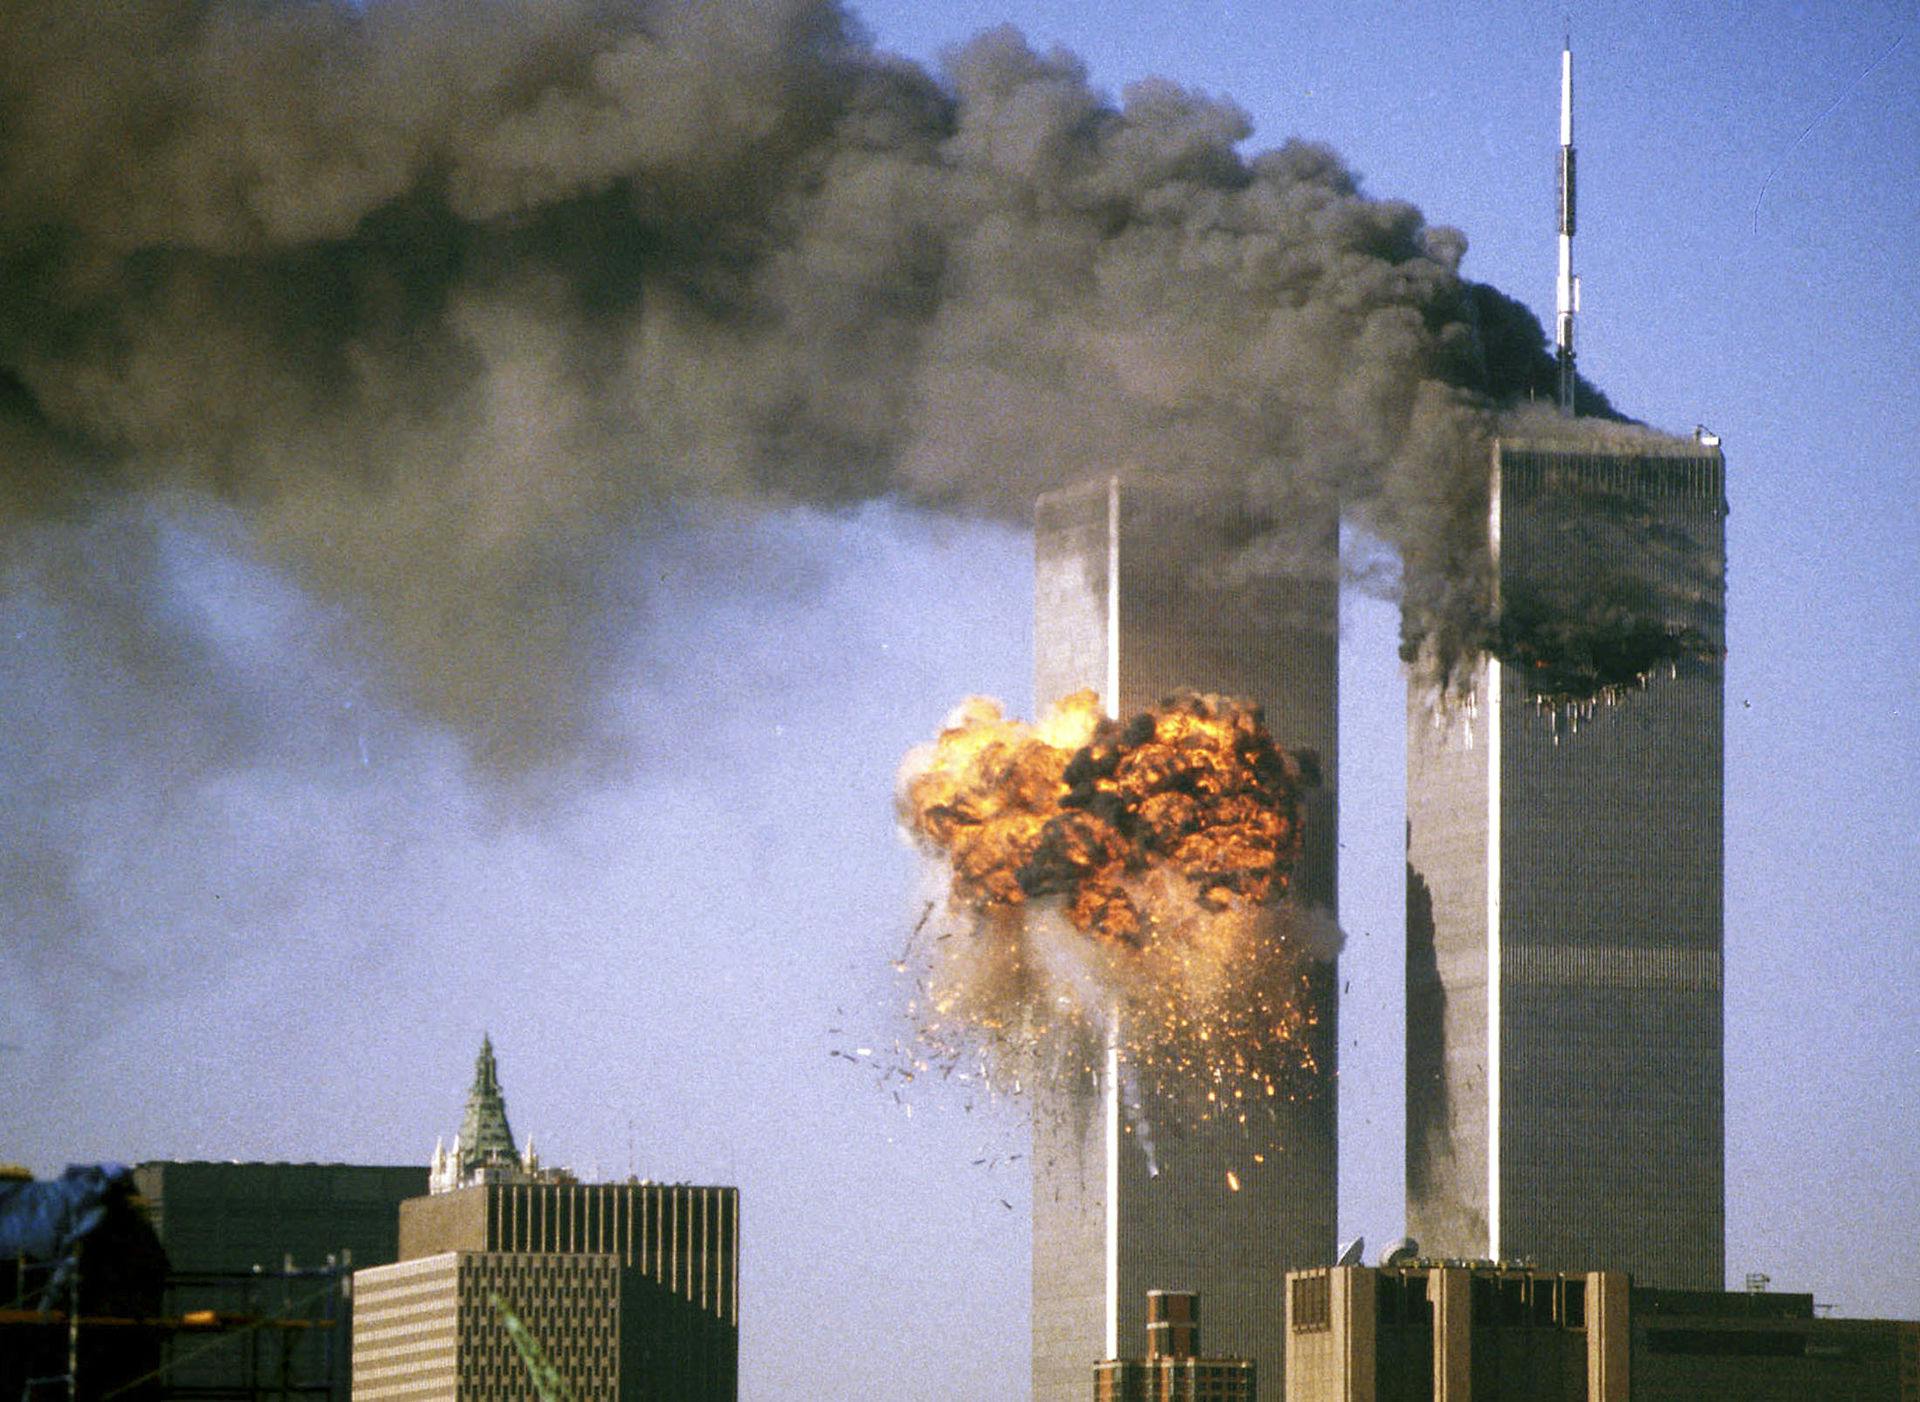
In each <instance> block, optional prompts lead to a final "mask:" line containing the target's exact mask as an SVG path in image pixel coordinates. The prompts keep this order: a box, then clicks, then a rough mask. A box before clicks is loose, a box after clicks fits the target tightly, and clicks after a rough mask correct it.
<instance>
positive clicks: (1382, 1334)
mask: <svg viewBox="0 0 1920 1402" xmlns="http://www.w3.org/2000/svg"><path fill="white" fill-rule="evenodd" d="M1287 1329H1288V1335H1289V1348H1288V1353H1287V1367H1288V1376H1287V1397H1288V1399H1289V1402H1629V1399H1631V1402H1912V1399H1914V1398H1916V1397H1920V1379H1916V1378H1915V1376H1914V1374H1913V1371H1912V1370H1911V1369H1910V1368H1909V1369H1907V1371H1903V1360H1907V1359H1911V1358H1912V1357H1913V1356H1914V1355H1915V1354H1916V1353H1920V1324H1910V1323H1904V1322H1895V1321H1891V1320H1864V1319H1827V1318H1820V1317H1817V1316H1816V1315H1815V1313H1814V1308H1813V1298H1812V1296H1810V1295H1773V1294H1767V1293H1742V1294H1728V1293H1723V1292H1720V1291H1690V1290H1662V1289H1658V1288H1653V1287H1645V1288H1642V1287H1637V1286H1634V1285H1633V1284H1632V1282H1631V1281H1630V1280H1629V1279H1628V1278H1627V1276H1625V1275H1624V1274H1623V1273H1621V1272H1619V1271H1590V1272H1554V1271H1538V1270H1532V1269H1527V1268H1521V1267H1502V1266H1496V1265H1493V1264H1492V1263H1489V1262H1481V1263H1468V1262H1422V1263H1414V1264H1412V1265H1408V1266H1400V1267H1388V1268H1378V1269H1376V1268H1372V1267H1363V1266H1352V1267H1346V1266H1339V1267H1333V1268H1331V1269H1321V1270H1313V1271H1302V1272H1298V1273H1296V1274H1295V1275H1294V1276H1293V1277H1292V1278H1291V1279H1290V1280H1289V1281H1288V1287H1287Z"/></svg>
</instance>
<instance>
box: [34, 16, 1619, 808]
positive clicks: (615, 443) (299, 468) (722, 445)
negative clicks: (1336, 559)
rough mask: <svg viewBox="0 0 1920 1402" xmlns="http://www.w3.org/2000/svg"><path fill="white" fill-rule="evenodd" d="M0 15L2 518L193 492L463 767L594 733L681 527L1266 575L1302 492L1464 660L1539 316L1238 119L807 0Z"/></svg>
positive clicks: (1156, 85)
mask: <svg viewBox="0 0 1920 1402" xmlns="http://www.w3.org/2000/svg"><path fill="white" fill-rule="evenodd" d="M8 9H9V11H10V16H9V18H10V23H9V24H8V31H9V34H10V38H9V41H8V43H7V44H6V45H5V46H3V47H0V529H6V530H9V531H12V532H15V533H17V532H20V531H22V530H24V529H26V528H27V527H28V526H29V525H30V524H31V523H33V522H36V521H40V522H44V521H49V520H61V519H69V520H70V519H76V518H84V517H87V516H89V515H91V514H93V513H96V512H98V511H99V510H101V509H102V508H103V506H110V505H112V504H113V503H115V502H117V501H122V500H124V499H126V498H128V497H129V496H132V497H140V496H148V495H156V494H161V495H164V494H168V493H173V492H178V491H180V490H181V489H186V490H187V491H188V492H189V493H190V494H191V493H205V494H210V495H211V496H212V497H214V498H217V499H219V500H220V501H221V502H222V503H224V504H225V505H226V507H227V508H229V509H231V510H232V511H234V512H235V513H237V515H238V517H239V518H240V519H241V520H242V521H243V522H244V523H245V524H246V527H247V530H248V532H249V537H250V539H251V541H252V542H253V545H254V547H255V548H257V549H258V550H260V551H262V552H265V553H266V554H267V556H268V557H269V558H271V559H273V560H276V561H278V562H280V563H281V564H282V565H284V566H285V567H287V568H288V569H290V570H291V571H292V572H293V573H294V575H295V576H296V577H297V578H298V579H300V580H301V581H302V582H303V583H304V584H305V585H306V586H307V587H309V588H310V589H312V590H315V591H318V592H319V593H320V594H321V595H322V596H323V597H333V598H337V599H340V600H344V601H345V602H346V603H347V604H349V605H350V606H351V607H352V608H353V609H355V610H357V611H358V612H360V613H362V614H363V615H364V616H365V617H366V618H368V619H370V620H371V621H372V623H373V625H374V627H375V630H376V633H377V636H378V637H379V638H380V639H381V641H382V644H383V645H384V647H385V648H387V649H388V650H389V651H390V653H391V654H392V656H393V657H394V659H396V660H397V661H398V663H399V664H400V665H401V669H402V672H403V674H404V676H405V677H406V678H407V685H408V686H409V688H410V691H411V693H412V699H413V700H414V701H415V702H416V703H417V704H418V705H419V706H420V707H421V708H422V709H423V710H424V711H425V712H426V713H427V714H429V715H431V716H433V717H435V718H437V719H439V720H441V721H444V722H447V723H450V724H452V725H453V726H455V727H456V728H457V729H459V730H460V731H461V732H462V733H464V734H466V735H468V736H469V737H470V738H471V739H472V740H473V742H474V744H475V747H476V750H477V752H478V753H480V754H481V755H483V756H484V757H486V758H488V759H489V760H490V761H492V762H493V763H494V764H496V765H497V766H498V767H500V768H503V769H507V770H513V769H518V768H523V767H525V766H527V765H529V764H532V763H535V762H537V761H539V760H540V759H541V758H542V757H543V756H546V755H549V754H551V753H555V752H557V751H559V750H563V749H565V748H568V747H570V746H572V745H574V744H576V743H577V742H578V741H580V740H581V739H582V737H583V736H584V735H585V734H586V732H587V731H588V730H589V729H590V728H591V725H590V719H589V717H590V712H591V701H590V697H591V691H592V683H593V681H594V680H595V678H596V676H597V675H598V672H599V669H600V668H601V667H602V666H603V665H604V659H603V658H602V656H601V655H600V653H601V647H602V645H601V643H599V642H598V641H596V640H598V639H600V638H601V637H602V630H597V629H596V628H595V627H594V626H593V623H592V620H593V619H594V618H595V616H596V614H597V612H598V611H599V610H600V608H601V607H602V605H603V603H604V599H603V590H604V588H605V582H604V579H603V577H602V576H603V570H602V568H601V562H602V560H603V558H604V555H605V552H606V551H607V550H608V549H609V547H610V544H611V542H613V541H614V540H616V539H620V538H623V537H625V536H626V535H627V534H628V533H630V532H631V531H632V530H633V529H634V528H635V526H636V525H637V524H638V523H642V522H644V521H645V520H647V519H648V518H649V517H650V516H652V515H654V514H655V513H656V512H657V511H658V510H659V509H661V508H662V507H663V506H664V505H667V504H670V503H681V502H686V501H689V500H695V501H720V502H723V503H747V504H768V505H775V506H777V505H781V504H789V503H826V504H832V503H839V502H850V501H855V500H860V499H866V498H872V497H876V496H891V497H894V498H898V499H901V500H905V501H908V502H913V503H920V504H924V505H926V506H927V507H929V508H935V509H939V510H946V511H961V512H973V513H990V514H996V515H1001V516H1005V517H1008V518H1022V519H1024V517H1025V515H1026V513H1027V512H1028V510H1029V508H1030V505H1031V502H1032V500H1033V497H1034V496H1035V494H1036V493H1037V492H1039V491H1041V490H1043V489H1046V488H1050V487H1055V486H1058V485H1061V484H1063V483H1068V482H1071V481H1074V480H1076V479H1078V478H1081V477H1085V476H1089V475H1094V474H1105V473H1108V472H1111V471H1121V472H1126V473H1130V474H1137V475H1144V476H1147V477H1150V478H1152V479H1154V480H1158V481H1160V482H1164V483H1166V484H1168V485H1169V486H1170V487H1172V488H1175V489H1177V490H1179V491H1181V492H1182V493H1183V494H1189V495H1193V494H1199V495H1204V496H1206V497H1207V498H1208V499H1210V500H1213V501H1216V502H1217V503H1219V510H1220V512H1221V516H1222V519H1223V520H1228V519H1230V520H1232V521H1233V522H1235V523H1236V526H1235V530H1234V532H1233V534H1232V545H1233V548H1234V549H1235V550H1237V551H1238V552H1240V555H1241V558H1242V560H1243V562H1244V563H1245V565H1246V567H1248V568H1260V569H1285V568H1287V566H1288V562H1289V559H1290V558H1291V554H1292V552H1291V547H1290V542H1289V538H1288V534H1287V527H1288V522H1289V519H1290V518H1291V517H1293V516H1294V515H1296V514H1297V513H1298V512H1299V508H1300V506H1301V505H1302V504H1303V503H1304V504H1306V505H1307V506H1309V507H1313V506H1322V507H1324V505H1325V504H1326V503H1328V502H1329V501H1337V502H1339V503H1340V504H1341V505H1342V507H1343V508H1344V509H1345V510H1346V511H1347V512H1348V514H1349V515H1350V516H1351V517H1352V518H1353V519H1355V520H1357V521H1358V522H1359V523H1360V524H1361V525H1363V526H1364V527H1365V528H1367V529H1368V530H1369V531H1371V532H1372V533H1373V534H1375V535H1377V536H1378V537H1380V538H1381V539H1383V540H1385V541H1386V542H1388V543H1389V544H1391V545H1392V546H1393V547H1394V548H1395V549H1396V550H1397V551H1398V553H1399V555H1400V559H1401V562H1402V572H1403V588H1404V590H1405V593H1406V597H1407V602H1408V616H1409V620H1410V622H1409V626H1410V629H1411V630H1412V631H1413V633H1414V634H1415V635H1416V637H1423V638H1427V639H1429V640H1430V641H1432V642H1433V643H1434V644H1435V647H1436V649H1437V655H1439V656H1442V657H1453V656H1459V655H1461V654H1462V653H1464V652H1465V651H1468V650H1470V649H1471V647H1472V646H1473V645H1474V643H1475V642H1476V641H1477V640H1479V639H1482V638H1485V637H1488V636H1491V634H1490V630H1489V627H1488V623H1487V620H1485V619H1484V618H1483V617H1482V613H1483V604H1482V602H1481V601H1482V600H1483V598H1484V572H1483V562H1482V560H1481V549H1482V547H1481V545H1480V523H1481V519H1482V517H1481V512H1482V511H1483V502H1484V482H1483V478H1484V468H1485V451H1484V446H1483V444H1484V438H1485V435H1486V434H1487V432H1488V431H1489V428H1490V425H1491V423H1492V421H1493V416H1494V415H1495V414H1496V413H1498V412H1499V411H1500V410H1501V409H1502V408H1503V407H1505V406H1508V405H1511V404H1514V403H1517V402H1520V401H1524V400H1525V399H1527V398H1528V397H1529V396H1530V395H1532V394H1534V393H1539V394H1540V395H1542V396H1543V397H1546V398H1550V396H1551V386H1552V382H1553V381H1552V375H1553V367H1552V363H1551V360H1550V358H1549V357H1548V356H1547V354H1546V352H1545V350H1544V342H1543V337H1542V335H1541V331H1540V327H1539V325H1538V323H1537V321H1535V319H1534V318H1533V317H1532V316H1531V315H1530V314H1529V313H1528V312H1526V311H1525V310H1524V309H1523V308H1522V307H1520V306H1519V304H1518V303H1516V302H1514V301H1512V300H1510V299H1508V298H1506V297H1504V296H1502V295H1501V294H1500V293H1498V292H1495V291H1493V290H1492V289H1489V288H1486V287H1483V286H1478V285H1475V284H1472V283H1470V282H1467V281H1465V280H1463V279H1462V278H1461V276H1460V274H1459V271H1458V268H1459V263H1460V259H1461V257H1462V255H1463V253H1464V251H1465V246H1466V245H1465V240H1464V239H1463V238H1462V237H1461V236H1460V235H1459V234H1458V233H1456V232H1454V231H1452V230H1449V229H1441V228H1430V227H1428V226H1426V225H1425V224H1424V223H1423V221H1422V219H1421V216H1420V214H1419V212H1418V211H1417V210H1415V209H1413V208H1412V207H1411V206H1409V205H1406V204H1402V203H1397V202H1394V201H1390V200H1381V199H1375V198H1371V197H1369V196H1367V195H1364V194H1362V193H1361V192H1360V190H1359V187H1358V184H1357V181H1356V178H1355V176H1354V175H1353V174H1352V173H1351V172H1350V171H1349V170H1347V168H1346V167H1345V166H1344V165H1343V164H1342V163H1341V161H1340V160H1339V158H1338V157H1337V156H1336V155H1335V154H1334V153H1333V152H1331V151H1330V150H1328V149H1326V148H1325V147H1321V146H1317V145H1311V144H1306V143H1301V142H1288V143H1286V144H1284V145H1282V146H1280V147H1279V148H1277V149H1274V150H1266V151H1261V152H1259V153H1258V154H1253V155H1247V154H1244V153H1243V151H1242V149H1241V143H1242V142H1243V141H1244V140H1245V139H1246V138H1247V137H1248V135H1249V126H1248V122H1247V119H1246V117H1245V116H1244V115H1243V114H1242V113H1241V112H1240V111H1239V110H1238V109H1236V108H1235V107H1233V106H1232V105H1231V104H1229V103H1227V102H1224V101H1221V100H1218V99H1215V98H1211V97H1207V96H1203V95H1200V94H1197V93H1193V92H1189V91H1186V90H1184V89H1182V88H1180V87H1178V86H1176V85H1174V84H1172V83H1169V82H1164V81H1159V80H1152V81H1147V82H1142V83H1139V84H1136V85H1134V86H1132V87H1130V88H1128V89H1127V90H1126V92H1125V94H1124V95H1123V97H1122V99H1121V100H1120V101H1119V102H1118V103H1117V104H1115V103H1113V102H1111V101H1109V100H1108V99H1107V98H1106V97H1104V96H1103V95H1101V94H1100V93H1098V92H1096V91H1095V90H1094V89H1093V88H1091V87H1090V86H1089V84H1088V80H1087V74H1086V72H1085V70H1084V68H1083V67H1082V65H1081V64H1080V63H1079V61H1078V60H1076V59H1075V58H1073V57H1072V56H1071V55H1069V54H1066V53H1063V52H1059V51H1055V52H1051V53H1044V54H1043V53H1037V52H1035V51H1034V50H1033V49H1032V48H1030V47H1029V46H1028V45H1027V44H1026V42H1025V41H1024V40H1023V39H1022V38H1021V37H1020V36H1019V35H1018V34H1016V33H1014V32H1013V31H1011V30H998V31H994V32H991V33H987V34H984V35H982V36H980V37H979V38H977V39H975V40H973V41H972V42H971V43H969V44H967V45H965V46H963V47H961V48H959V49H957V50H955V51H953V52H951V53H950V54H948V55H947V58H946V62H945V65H944V67H943V70H942V72H941V73H939V74H938V75H935V74H931V73H928V72H926V71H923V70H922V69H920V68H918V67H916V66H914V65H913V64H910V63H908V62H905V61H903V60H900V59H897V58H894V57H891V56H889V55H886V54H883V53H880V52H878V51H876V50H875V49H874V48H873V47H872V46H871V45H870V44H869V43H868V42H867V40H866V39H865V38H864V37H863V36H862V34H861V33H860V31H859V28H858V26H857V24H856V23H855V22H854V21H853V20H852V19H851V18H850V17H849V15H848V14H847V13H846V12H845V11H844V10H842V9H841V8H840V7H838V6H837V5H834V4H831V3H825V2H824V0H701V3H690V4H689V3H655V4H648V3H639V4H612V3H588V0H540V2H539V3H534V2H533V0H524V2H522V0H501V3H491V4H485V5H474V4H472V3H464V0H463V3H454V0H421V2H420V3H409V4H396V3H387V4H382V3H375V4H371V5H369V6H367V7H366V8H364V9H357V8H354V7H351V6H348V5H345V4H329V3H312V4H298V5H292V4H289V5H277V6H267V5H260V4H242V3H230V2H228V0H155V3H150V4H142V5H138V6H108V7H93V6H88V7H81V8H78V9H76V8H74V7H71V6H67V5H60V4H53V3H42V2H41V0H21V3H13V4H10V5H9V6H8ZM1592 407H1593V408H1594V409H1595V410H1597V411H1601V412H1604V411H1605V409H1606V406H1605V403H1604V401H1603V400H1601V399H1599V398H1598V397H1597V396H1595V397H1594V400H1593V405H1592ZM1249 523H1251V525H1249ZM36 548H37V549H44V548H45V543H44V542H42V543H41V544H40V545H38V546H36ZM128 592H129V593H130V594H131V595H133V596H136V597H137V593H138V591H128ZM177 656H178V654H177V653H175V652H165V651H163V652H162V653H158V654H156V656H155V659H154V660H155V662H156V665H159V664H161V663H164V662H166V660H167V659H169V658H177Z"/></svg>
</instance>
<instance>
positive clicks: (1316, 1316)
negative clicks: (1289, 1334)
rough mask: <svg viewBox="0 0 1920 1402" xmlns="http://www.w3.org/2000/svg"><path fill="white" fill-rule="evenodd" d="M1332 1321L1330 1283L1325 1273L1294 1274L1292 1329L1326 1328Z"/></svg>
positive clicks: (1297, 1332) (1304, 1330)
mask: <svg viewBox="0 0 1920 1402" xmlns="http://www.w3.org/2000/svg"><path fill="white" fill-rule="evenodd" d="M1332 1322H1333V1307H1332V1293H1331V1284H1330V1281H1329V1279H1328V1277H1326V1276H1325V1275H1306V1276H1296V1277H1295V1278H1294V1282H1293V1330H1294V1332H1295V1333H1296V1334H1299V1333H1305V1332H1306V1331H1307V1330H1310V1329H1326V1328H1329V1327H1331V1325H1332Z"/></svg>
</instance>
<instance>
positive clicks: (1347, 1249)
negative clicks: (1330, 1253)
mask: <svg viewBox="0 0 1920 1402" xmlns="http://www.w3.org/2000/svg"><path fill="white" fill-rule="evenodd" d="M1366 1249H1367V1239H1366V1238H1365V1237H1363V1236H1357V1237H1355V1238H1354V1239H1353V1240H1352V1241H1350V1242H1348V1243H1347V1244H1346V1245H1345V1246H1343V1247H1341V1248H1340V1255H1339V1256H1338V1257H1337V1258H1336V1259H1335V1260H1334V1265H1336V1266H1357V1265H1359V1264H1360V1253H1361V1252H1363V1251H1365V1250H1366Z"/></svg>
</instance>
